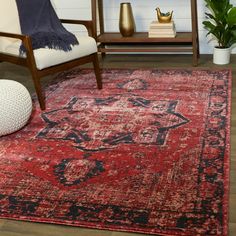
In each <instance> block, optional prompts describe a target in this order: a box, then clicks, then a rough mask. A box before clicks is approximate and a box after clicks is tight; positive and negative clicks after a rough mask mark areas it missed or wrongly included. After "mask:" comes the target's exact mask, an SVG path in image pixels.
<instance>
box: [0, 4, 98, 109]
mask: <svg viewBox="0 0 236 236" xmlns="http://www.w3.org/2000/svg"><path fill="white" fill-rule="evenodd" d="M0 5H1V7H0V61H7V62H11V63H15V64H18V65H22V66H25V67H28V68H29V70H30V72H31V75H32V79H33V83H34V86H35V90H36V93H37V96H38V100H39V103H40V107H41V109H42V110H44V109H45V98H44V94H43V91H42V88H41V83H40V79H41V78H42V77H44V76H46V75H48V74H52V73H56V72H59V71H64V70H67V69H70V68H73V67H75V66H78V65H82V64H85V63H89V62H92V63H93V66H94V71H95V75H96V82H97V87H98V88H99V89H101V88H102V79H101V75H100V69H99V62H98V55H97V44H96V41H95V39H94V38H93V37H92V34H93V28H92V27H93V23H92V21H84V20H61V22H62V23H67V24H83V25H84V26H85V27H86V28H87V30H88V34H89V36H78V35H75V36H76V38H77V39H78V41H79V44H78V45H74V46H72V50H71V51H68V52H65V51H63V50H55V49H48V48H40V49H35V50H33V49H32V43H31V38H30V36H27V35H22V34H21V28H20V22H19V15H18V10H17V6H16V2H15V0H0ZM21 43H23V45H24V47H25V48H26V54H24V55H23V56H20V55H19V48H20V45H21Z"/></svg>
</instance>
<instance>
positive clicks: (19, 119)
mask: <svg viewBox="0 0 236 236" xmlns="http://www.w3.org/2000/svg"><path fill="white" fill-rule="evenodd" d="M31 112H32V100H31V96H30V94H29V92H28V90H27V89H26V88H25V87H24V86H23V85H22V84H20V83H18V82H16V81H13V80H3V79H0V136H2V135H6V134H10V133H13V132H15V131H17V130H19V129H21V128H22V127H23V126H24V125H25V124H26V123H27V121H28V120H29V117H30V115H31Z"/></svg>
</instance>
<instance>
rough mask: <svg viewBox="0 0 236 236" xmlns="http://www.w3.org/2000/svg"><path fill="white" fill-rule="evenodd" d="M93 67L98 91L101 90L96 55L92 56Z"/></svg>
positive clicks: (100, 78)
mask: <svg viewBox="0 0 236 236" xmlns="http://www.w3.org/2000/svg"><path fill="white" fill-rule="evenodd" d="M93 67H94V72H95V75H96V81H97V86H98V89H102V77H101V72H100V67H99V61H98V54H97V53H95V54H94V59H93Z"/></svg>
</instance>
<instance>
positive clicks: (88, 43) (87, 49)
mask: <svg viewBox="0 0 236 236" xmlns="http://www.w3.org/2000/svg"><path fill="white" fill-rule="evenodd" d="M76 38H77V39H78V42H79V45H75V46H73V47H72V50H71V51H68V52H65V51H63V50H55V49H48V48H40V49H36V50H34V57H35V61H36V66H37V69H39V70H42V69H44V68H48V67H50V66H54V65H58V64H61V63H63V62H66V61H71V60H74V59H77V58H80V57H83V56H87V55H90V54H93V53H95V52H97V44H96V41H95V39H94V38H92V37H89V36H78V35H76ZM20 45H21V41H15V42H12V41H5V42H4V45H2V48H0V52H3V53H8V54H10V55H14V56H19V48H20Z"/></svg>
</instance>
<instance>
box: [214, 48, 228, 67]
mask: <svg viewBox="0 0 236 236" xmlns="http://www.w3.org/2000/svg"><path fill="white" fill-rule="evenodd" d="M230 54H231V49H230V48H217V47H215V48H214V53H213V63H214V64H217V65H226V64H229V62H230Z"/></svg>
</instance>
